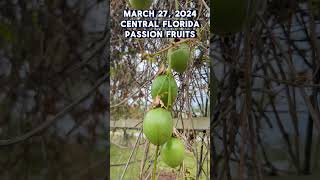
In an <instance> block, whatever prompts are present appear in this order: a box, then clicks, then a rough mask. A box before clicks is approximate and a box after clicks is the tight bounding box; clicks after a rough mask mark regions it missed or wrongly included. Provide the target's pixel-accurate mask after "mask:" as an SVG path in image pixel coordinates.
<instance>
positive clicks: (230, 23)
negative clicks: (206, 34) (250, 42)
mask: <svg viewBox="0 0 320 180" xmlns="http://www.w3.org/2000/svg"><path fill="white" fill-rule="evenodd" d="M210 3H211V7H212V9H213V10H212V11H210V13H211V14H210V16H211V23H210V29H211V31H212V32H213V33H214V34H217V35H225V34H227V33H231V34H233V33H237V32H241V31H242V30H243V27H244V23H245V20H246V10H247V0H211V2H210Z"/></svg>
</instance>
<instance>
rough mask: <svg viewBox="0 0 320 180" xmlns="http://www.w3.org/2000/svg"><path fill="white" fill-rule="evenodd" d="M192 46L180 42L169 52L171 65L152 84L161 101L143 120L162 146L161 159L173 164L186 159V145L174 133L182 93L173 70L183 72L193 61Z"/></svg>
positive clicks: (149, 134)
mask: <svg viewBox="0 0 320 180" xmlns="http://www.w3.org/2000/svg"><path fill="white" fill-rule="evenodd" d="M190 56H191V53H190V47H189V45H188V44H186V43H179V44H176V45H175V46H173V47H171V48H170V49H169V50H168V53H167V60H168V64H169V68H168V69H167V71H165V72H164V73H162V74H160V75H158V76H157V77H156V78H155V79H154V80H153V82H152V85H151V96H152V98H153V99H154V101H158V103H156V105H155V107H153V108H152V109H151V110H149V111H148V112H147V113H146V115H145V117H144V120H143V133H144V135H145V136H146V137H147V139H148V140H149V141H150V142H151V143H152V144H154V145H156V146H162V147H161V152H160V155H161V159H162V160H163V161H164V162H165V163H166V164H167V165H169V166H170V167H172V168H174V167H177V166H178V165H180V164H181V163H182V161H183V159H184V144H183V143H182V141H181V140H180V139H178V138H176V137H173V136H172V132H173V119H172V116H171V112H170V109H171V107H172V104H173V102H174V101H175V99H176V97H177V94H178V86H177V83H176V81H175V79H174V77H173V75H172V72H171V69H172V70H174V71H176V72H179V73H183V72H184V71H185V70H186V69H187V67H188V64H189V60H190Z"/></svg>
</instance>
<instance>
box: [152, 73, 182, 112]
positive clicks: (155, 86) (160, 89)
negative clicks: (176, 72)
mask: <svg viewBox="0 0 320 180" xmlns="http://www.w3.org/2000/svg"><path fill="white" fill-rule="evenodd" d="M169 93H170V94H169ZM177 94H178V86H177V83H176V81H175V80H174V78H173V76H172V75H160V76H158V77H156V78H155V79H154V81H153V82H152V85H151V96H152V98H153V99H154V98H156V96H160V99H161V101H162V102H163V104H164V106H166V107H170V106H171V105H172V104H173V102H174V100H175V99H176V97H177ZM169 95H170V97H171V98H169Z"/></svg>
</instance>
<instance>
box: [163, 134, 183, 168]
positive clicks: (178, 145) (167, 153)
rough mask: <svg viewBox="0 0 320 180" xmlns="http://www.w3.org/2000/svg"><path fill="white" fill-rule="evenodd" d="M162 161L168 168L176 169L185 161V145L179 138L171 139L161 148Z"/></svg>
mask: <svg viewBox="0 0 320 180" xmlns="http://www.w3.org/2000/svg"><path fill="white" fill-rule="evenodd" d="M161 159H162V160H163V162H165V163H166V164H167V165H168V166H170V167H172V168H175V167H177V166H178V165H180V164H181V163H182V161H183V159H184V144H183V143H182V141H181V140H179V139H177V138H171V139H170V140H168V141H167V142H166V143H165V144H164V145H163V146H162V148H161Z"/></svg>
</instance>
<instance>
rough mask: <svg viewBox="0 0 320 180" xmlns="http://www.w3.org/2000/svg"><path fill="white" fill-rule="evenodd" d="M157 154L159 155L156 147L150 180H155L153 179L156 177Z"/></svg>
mask: <svg viewBox="0 0 320 180" xmlns="http://www.w3.org/2000/svg"><path fill="white" fill-rule="evenodd" d="M158 153H159V145H158V146H157V149H156V156H155V158H154V166H153V172H152V180H155V177H156V171H157V160H158Z"/></svg>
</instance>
